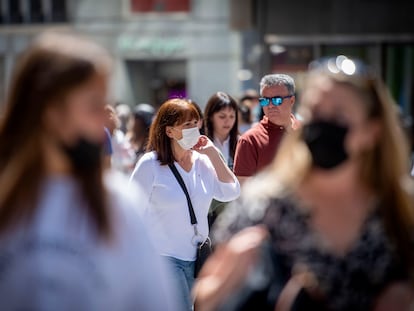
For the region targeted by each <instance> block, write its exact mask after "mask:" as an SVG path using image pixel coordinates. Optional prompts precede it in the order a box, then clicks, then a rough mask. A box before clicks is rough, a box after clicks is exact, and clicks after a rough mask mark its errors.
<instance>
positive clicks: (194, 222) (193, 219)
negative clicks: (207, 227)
mask: <svg viewBox="0 0 414 311" xmlns="http://www.w3.org/2000/svg"><path fill="white" fill-rule="evenodd" d="M168 166H169V168H170V169H171V171H172V172H173V174H174V176H175V178H176V179H177V181H178V183H179V184H180V186H181V189H183V191H184V194H185V197H186V198H187V204H188V213H189V214H190V221H191V224H192V225H193V227H194V235H195V236H197V235H199V234H198V230H197V223H198V222H197V218H196V215H195V213H194V208H193V204H192V203H191V198H190V195H189V194H188V191H187V187H186V186H185V183H184V180H183V178H182V177H181V175H180V172H178V170H177V168H176V167H175V165H174V164H168Z"/></svg>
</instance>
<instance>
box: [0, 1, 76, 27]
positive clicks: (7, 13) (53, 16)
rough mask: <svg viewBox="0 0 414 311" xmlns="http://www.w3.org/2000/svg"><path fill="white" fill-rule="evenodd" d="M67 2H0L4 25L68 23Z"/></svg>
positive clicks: (0, 20)
mask: <svg viewBox="0 0 414 311" xmlns="http://www.w3.org/2000/svg"><path fill="white" fill-rule="evenodd" d="M67 21H68V17H67V8H66V0H26V1H19V0H0V23H1V24H2V25H10V24H14V25H20V24H27V23H29V24H43V23H63V22H67Z"/></svg>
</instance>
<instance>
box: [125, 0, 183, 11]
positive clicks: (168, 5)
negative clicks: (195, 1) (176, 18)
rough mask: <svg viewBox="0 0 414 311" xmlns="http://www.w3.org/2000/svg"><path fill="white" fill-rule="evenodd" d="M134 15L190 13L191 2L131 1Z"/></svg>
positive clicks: (163, 0)
mask: <svg viewBox="0 0 414 311" xmlns="http://www.w3.org/2000/svg"><path fill="white" fill-rule="evenodd" d="M129 1H130V10H131V12H132V13H151V12H160V13H173V12H188V11H190V0H129Z"/></svg>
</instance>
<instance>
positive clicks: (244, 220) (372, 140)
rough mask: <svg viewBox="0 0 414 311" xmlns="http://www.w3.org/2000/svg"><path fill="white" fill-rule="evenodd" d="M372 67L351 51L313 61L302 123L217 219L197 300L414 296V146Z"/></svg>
mask: <svg viewBox="0 0 414 311" xmlns="http://www.w3.org/2000/svg"><path fill="white" fill-rule="evenodd" d="M368 70H369V69H368V68H366V67H364V66H362V64H359V63H358V62H356V61H353V60H351V59H348V58H345V57H343V56H341V57H338V58H336V59H329V60H326V61H323V62H322V61H321V62H319V63H318V64H317V66H316V67H315V69H314V70H312V71H311V72H310V74H309V77H308V83H307V86H306V88H305V91H304V93H303V98H302V107H301V108H302V111H301V114H302V116H303V117H304V126H303V128H302V129H301V130H300V131H298V132H297V133H295V134H293V135H291V136H289V137H288V138H286V139H285V141H284V142H283V146H282V147H281V149H280V151H279V153H278V155H277V157H276V159H275V162H274V163H273V164H272V166H271V167H270V168H269V169H268V170H267V172H266V173H263V174H262V175H259V176H257V177H256V179H255V180H254V181H252V182H251V183H250V184H248V185H246V187H245V188H244V194H243V197H242V199H240V200H239V202H237V203H236V204H234V205H233V208H229V210H228V211H227V213H225V215H223V217H222V218H221V219H219V221H218V224H217V228H216V231H215V238H216V240H217V241H219V242H221V243H222V244H221V245H220V246H219V247H218V250H217V252H216V253H215V255H213V256H212V257H211V259H210V260H209V262H208V263H207V264H206V265H205V269H204V271H202V272H201V274H200V279H199V281H198V283H197V284H196V286H195V290H194V295H195V298H196V306H197V308H198V310H201V311H204V310H206V311H208V310H254V309H257V310H258V309H260V310H353V311H357V310H410V307H412V306H414V304H413V302H414V290H413V284H414V282H413V281H414V261H413V259H414V258H413V257H414V256H413V254H414V247H413V246H414V245H413V232H414V231H413V228H414V210H413V206H412V203H413V201H412V197H411V195H410V193H409V190H412V188H411V185H410V184H409V181H408V174H407V172H408V165H409V160H408V148H407V145H406V142H405V141H404V137H403V133H402V131H401V129H400V127H399V125H398V121H397V113H396V110H395V108H394V107H393V103H392V100H391V99H390V97H389V95H388V93H387V92H386V89H385V87H384V86H383V85H381V83H380V81H378V80H377V79H375V78H373V76H372V75H371V74H370V72H368ZM245 228H247V229H245ZM260 276H261V277H262V282H259V283H260V285H257V284H259V283H258V281H257V279H258V277H259V279H260ZM255 284H256V285H255ZM264 284H265V285H264Z"/></svg>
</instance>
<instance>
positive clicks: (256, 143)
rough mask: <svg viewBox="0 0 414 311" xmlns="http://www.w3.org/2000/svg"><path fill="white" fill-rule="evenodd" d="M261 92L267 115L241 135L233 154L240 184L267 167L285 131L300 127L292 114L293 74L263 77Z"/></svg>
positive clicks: (261, 102) (261, 104)
mask: <svg viewBox="0 0 414 311" xmlns="http://www.w3.org/2000/svg"><path fill="white" fill-rule="evenodd" d="M260 95H261V97H260V99H259V102H260V106H261V107H262V108H263V111H264V114H265V116H264V117H263V119H262V120H261V121H260V122H259V123H258V124H256V125H255V126H254V127H252V128H251V129H250V130H249V131H247V132H246V133H244V134H243V135H242V136H241V137H240V139H239V141H238V144H237V149H236V153H235V157H234V173H235V174H236V176H237V178H238V179H239V181H240V183H243V182H244V181H245V180H246V179H247V178H248V177H251V176H253V175H255V174H257V173H258V172H260V171H261V170H262V169H263V168H265V167H266V166H268V165H269V164H270V163H271V162H272V160H273V158H274V156H275V154H276V151H277V149H278V147H279V143H280V141H281V139H282V137H283V136H284V134H285V133H286V132H289V131H291V130H292V129H295V128H297V120H296V119H295V117H294V115H293V114H292V108H293V105H294V103H295V82H294V81H293V79H292V78H291V77H290V76H288V75H284V74H271V75H266V76H264V77H263V78H262V80H261V81H260Z"/></svg>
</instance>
